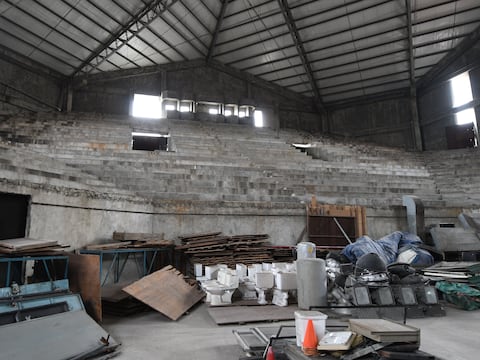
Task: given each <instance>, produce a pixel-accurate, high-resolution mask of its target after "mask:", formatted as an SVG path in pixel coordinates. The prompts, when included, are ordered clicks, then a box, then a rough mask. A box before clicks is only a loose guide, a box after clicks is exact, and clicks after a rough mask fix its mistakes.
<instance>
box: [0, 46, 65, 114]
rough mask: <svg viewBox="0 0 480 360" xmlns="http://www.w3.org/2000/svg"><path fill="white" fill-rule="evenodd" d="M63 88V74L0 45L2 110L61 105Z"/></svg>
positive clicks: (0, 102) (51, 108)
mask: <svg viewBox="0 0 480 360" xmlns="http://www.w3.org/2000/svg"><path fill="white" fill-rule="evenodd" d="M63 87H64V79H63V77H62V76H61V75H59V74H57V73H55V72H53V71H52V70H49V69H46V68H45V67H43V66H41V65H39V64H36V63H34V62H32V61H30V60H28V59H26V58H24V57H22V56H20V55H17V54H14V53H12V52H11V51H9V50H6V49H4V48H1V47H0V110H14V111H18V110H33V111H45V110H47V111H48V110H50V111H51V110H54V109H57V108H60V107H61V106H62V103H63V99H62V89H63Z"/></svg>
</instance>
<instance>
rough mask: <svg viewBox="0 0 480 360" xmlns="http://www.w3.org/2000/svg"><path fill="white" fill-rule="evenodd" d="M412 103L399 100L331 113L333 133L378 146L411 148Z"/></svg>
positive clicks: (383, 101)
mask: <svg viewBox="0 0 480 360" xmlns="http://www.w3.org/2000/svg"><path fill="white" fill-rule="evenodd" d="M410 119H411V114H410V100H409V99H408V98H396V99H389V100H379V101H376V102H369V103H364V104H356V105H351V106H346V107H344V108H341V109H336V110H332V111H330V114H329V127H330V132H331V133H332V134H333V135H335V136H339V137H346V138H352V139H357V140H361V141H367V142H373V143H376V144H379V145H385V146H392V147H400V148H406V149H410V148H412V144H413V143H412V131H411V128H410Z"/></svg>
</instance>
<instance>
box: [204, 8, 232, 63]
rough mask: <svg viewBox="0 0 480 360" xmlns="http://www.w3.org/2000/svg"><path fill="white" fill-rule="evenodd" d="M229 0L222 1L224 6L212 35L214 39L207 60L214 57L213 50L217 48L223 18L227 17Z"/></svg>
mask: <svg viewBox="0 0 480 360" xmlns="http://www.w3.org/2000/svg"><path fill="white" fill-rule="evenodd" d="M228 2H229V0H223V1H222V7H221V8H220V14H219V15H218V18H217V23H216V24H215V31H214V32H213V35H212V41H211V42H210V46H209V47H208V53H207V62H209V61H210V60H211V59H212V55H213V51H214V50H215V44H216V43H217V38H218V33H219V32H220V28H221V27H222V23H223V19H224V17H225V11H227V6H228Z"/></svg>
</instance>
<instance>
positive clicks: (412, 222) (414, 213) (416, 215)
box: [402, 195, 425, 239]
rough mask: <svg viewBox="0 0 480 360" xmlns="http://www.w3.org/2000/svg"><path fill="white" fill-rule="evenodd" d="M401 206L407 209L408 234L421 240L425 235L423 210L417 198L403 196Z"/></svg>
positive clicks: (420, 201)
mask: <svg viewBox="0 0 480 360" xmlns="http://www.w3.org/2000/svg"><path fill="white" fill-rule="evenodd" d="M402 204H403V206H405V207H406V208H407V224H408V232H409V233H411V234H415V235H417V236H419V237H420V238H421V239H423V237H424V235H425V209H424V207H423V203H422V200H420V198H419V197H417V196H412V195H404V196H403V197H402Z"/></svg>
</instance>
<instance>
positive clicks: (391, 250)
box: [341, 231, 433, 266]
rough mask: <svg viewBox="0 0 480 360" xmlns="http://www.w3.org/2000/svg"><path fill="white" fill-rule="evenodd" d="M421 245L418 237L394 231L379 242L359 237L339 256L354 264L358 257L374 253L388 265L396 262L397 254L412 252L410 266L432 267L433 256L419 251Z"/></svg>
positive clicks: (421, 250)
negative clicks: (413, 255)
mask: <svg viewBox="0 0 480 360" xmlns="http://www.w3.org/2000/svg"><path fill="white" fill-rule="evenodd" d="M421 244H422V240H420V238H419V237H418V236H416V235H414V234H411V233H408V232H402V231H395V232H394V233H391V234H389V235H387V236H384V237H383V238H381V239H379V240H372V239H371V238H369V237H368V236H362V237H359V238H358V239H357V240H356V241H355V242H354V243H353V244H350V245H347V246H346V247H345V248H344V249H343V250H342V252H341V254H342V255H345V256H346V257H347V258H348V259H349V260H350V261H351V262H352V263H354V264H355V263H356V262H357V260H358V258H359V257H360V256H362V255H364V254H368V253H375V254H377V255H378V256H379V257H380V259H382V260H383V261H384V262H385V264H387V265H388V264H391V263H394V262H396V260H397V257H398V254H399V253H401V252H403V251H406V250H413V251H415V253H416V254H417V256H416V257H415V258H414V259H413V261H412V262H411V264H412V265H416V266H429V265H433V256H432V255H431V254H430V253H429V252H428V251H426V250H423V249H420V248H419V246H420V245H421Z"/></svg>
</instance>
